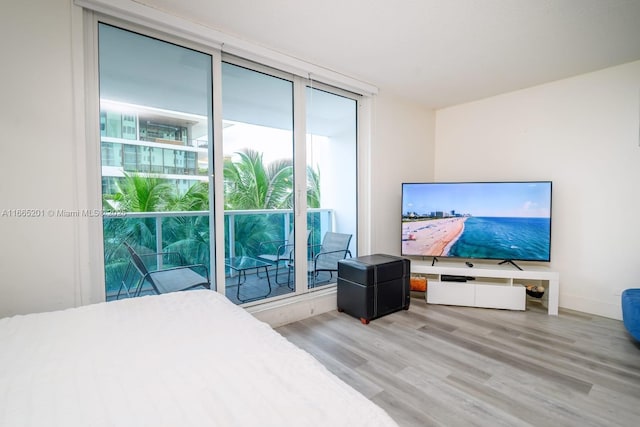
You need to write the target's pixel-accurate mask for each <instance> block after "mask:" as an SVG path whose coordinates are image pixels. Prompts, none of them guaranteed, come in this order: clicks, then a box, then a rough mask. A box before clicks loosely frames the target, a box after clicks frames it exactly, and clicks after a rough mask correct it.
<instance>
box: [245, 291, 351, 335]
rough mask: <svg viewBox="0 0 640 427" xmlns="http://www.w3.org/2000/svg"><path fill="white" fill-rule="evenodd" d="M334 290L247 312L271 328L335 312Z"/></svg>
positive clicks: (306, 295) (271, 304)
mask: <svg viewBox="0 0 640 427" xmlns="http://www.w3.org/2000/svg"><path fill="white" fill-rule="evenodd" d="M337 307H338V305H337V293H336V288H335V287H334V288H331V289H326V290H321V291H315V292H310V293H308V294H304V295H299V296H294V297H291V298H285V299H280V300H277V301H273V302H270V303H266V304H260V305H254V306H252V307H248V308H247V311H248V312H249V313H251V314H253V315H254V316H255V317H256V318H257V319H258V320H261V321H263V322H266V323H268V324H269V325H271V327H273V328H277V327H278V326H282V325H286V324H288V323H292V322H297V321H298V320H303V319H306V318H308V317H312V316H316V315H318V314H322V313H326V312H328V311H332V310H336V309H337Z"/></svg>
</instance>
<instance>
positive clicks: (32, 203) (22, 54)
mask: <svg viewBox="0 0 640 427" xmlns="http://www.w3.org/2000/svg"><path fill="white" fill-rule="evenodd" d="M2 9H3V10H2V13H1V14H0V51H1V52H2V56H3V65H2V69H1V71H0V73H1V74H2V75H1V78H0V93H2V98H1V101H0V121H1V122H0V128H1V129H2V141H1V142H0V177H1V179H0V195H1V197H0V212H2V213H3V215H2V216H0V236H2V244H1V245H0V317H2V316H3V315H9V314H14V313H25V312H31V311H41V310H45V309H55V308H64V307H69V306H73V305H76V304H79V303H80V300H81V296H80V294H81V293H80V290H79V281H78V277H79V275H80V272H79V271H80V267H79V263H80V262H82V261H81V260H80V259H79V257H78V255H79V253H78V244H77V242H76V240H77V235H78V224H79V221H77V220H75V219H73V218H63V217H57V216H56V214H55V213H54V214H53V216H51V213H50V212H52V211H50V210H57V209H66V210H73V209H77V208H78V193H77V188H78V180H77V178H76V175H75V174H76V168H75V166H74V165H75V163H74V158H75V156H76V155H77V152H76V150H75V143H74V127H75V123H74V120H73V109H74V102H73V90H72V89H73V79H74V73H73V71H74V70H73V66H72V46H71V43H70V40H71V37H72V36H71V31H72V25H71V20H72V8H71V2H70V0H51V1H26V2H18V1H12V2H8V4H3V6H2ZM14 209H38V210H39V213H40V214H41V215H44V217H39V218H23V217H22V218H21V217H15V216H11V215H12V213H13V210H14Z"/></svg>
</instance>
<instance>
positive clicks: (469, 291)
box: [411, 260, 560, 316]
mask: <svg viewBox="0 0 640 427" xmlns="http://www.w3.org/2000/svg"><path fill="white" fill-rule="evenodd" d="M411 272H412V273H419V274H426V275H427V277H428V278H429V287H428V290H427V302H428V303H429V304H449V305H464V306H470V307H486V308H504V309H510V310H524V309H525V308H526V293H525V287H524V285H525V284H528V283H530V282H531V281H535V282H540V283H546V286H545V288H546V294H547V299H548V303H547V310H548V313H549V315H553V316H557V315H558V295H559V286H560V274H559V273H558V272H555V271H550V270H548V269H546V268H542V267H533V266H528V267H527V269H526V270H523V271H522V270H515V269H513V267H511V266H508V265H505V266H495V265H486V264H476V266H474V267H471V268H470V267H466V266H461V265H460V264H457V263H447V262H438V263H437V264H436V265H433V266H432V265H431V262H427V261H416V260H411ZM443 275H451V276H467V277H473V278H474V280H470V281H467V282H445V281H442V276H443Z"/></svg>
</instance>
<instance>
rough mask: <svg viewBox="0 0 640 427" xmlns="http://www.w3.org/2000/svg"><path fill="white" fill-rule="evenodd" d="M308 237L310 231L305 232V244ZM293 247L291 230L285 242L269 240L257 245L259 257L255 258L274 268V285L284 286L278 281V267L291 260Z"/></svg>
mask: <svg viewBox="0 0 640 427" xmlns="http://www.w3.org/2000/svg"><path fill="white" fill-rule="evenodd" d="M310 235H311V230H307V242H308V241H309V236H310ZM294 247H295V246H294V235H293V230H291V232H290V233H289V238H288V239H287V240H269V241H266V242H260V244H259V245H258V253H259V254H260V255H258V256H257V258H258V259H260V260H263V261H268V262H270V263H272V264H274V265H275V266H276V283H277V284H279V285H283V284H284V283H281V282H279V281H278V274H279V272H280V265H281V264H283V263H285V264H286V263H287V262H288V261H289V260H290V259H292V258H293V248H294ZM288 283H289V282H288V281H287V284H288Z"/></svg>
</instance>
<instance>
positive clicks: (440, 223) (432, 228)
mask: <svg viewBox="0 0 640 427" xmlns="http://www.w3.org/2000/svg"><path fill="white" fill-rule="evenodd" d="M466 220H467V218H466V217H457V218H440V219H429V220H420V221H407V222H403V223H402V253H403V254H405V255H421V256H446V255H447V253H448V252H449V248H450V247H451V246H452V245H453V244H454V243H455V241H456V240H457V239H458V237H460V235H461V234H462V231H463V230H464V222H465V221H466Z"/></svg>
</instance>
